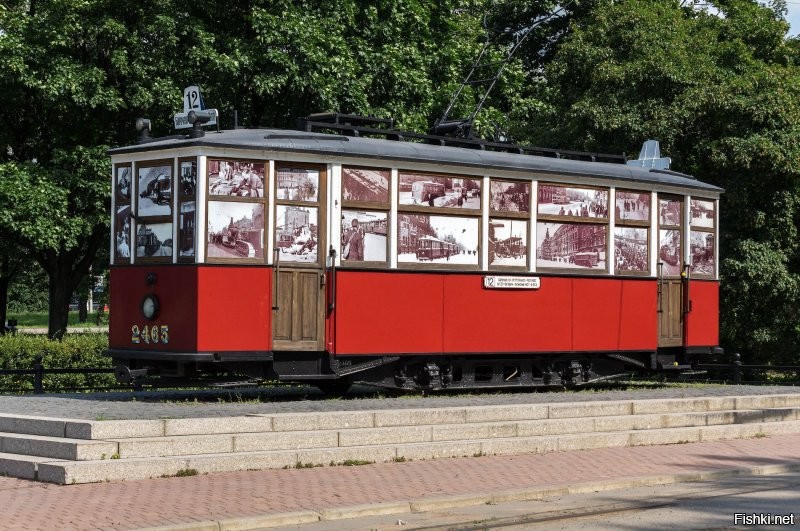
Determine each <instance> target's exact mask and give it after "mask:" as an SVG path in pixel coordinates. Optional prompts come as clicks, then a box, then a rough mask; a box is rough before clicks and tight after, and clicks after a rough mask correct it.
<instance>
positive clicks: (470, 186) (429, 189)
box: [398, 171, 483, 211]
mask: <svg viewBox="0 0 800 531" xmlns="http://www.w3.org/2000/svg"><path fill="white" fill-rule="evenodd" d="M398 179H399V181H400V183H399V204H400V205H401V206H422V207H446V208H460V209H464V210H477V211H479V210H480V209H481V183H482V182H483V181H482V179H481V178H479V177H466V176H458V175H436V174H430V173H413V172H407V171H404V172H400V173H399V175H398Z"/></svg>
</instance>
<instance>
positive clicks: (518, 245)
mask: <svg viewBox="0 0 800 531" xmlns="http://www.w3.org/2000/svg"><path fill="white" fill-rule="evenodd" d="M527 265H528V222H527V221H525V220H520V219H490V220H489V266H490V267H523V268H526V267H527Z"/></svg>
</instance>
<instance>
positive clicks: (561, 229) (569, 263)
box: [536, 223, 608, 271]
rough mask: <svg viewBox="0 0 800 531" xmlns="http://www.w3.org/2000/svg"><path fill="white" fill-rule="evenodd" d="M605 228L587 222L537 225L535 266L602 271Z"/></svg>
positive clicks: (604, 226) (604, 256) (604, 253)
mask: <svg viewBox="0 0 800 531" xmlns="http://www.w3.org/2000/svg"><path fill="white" fill-rule="evenodd" d="M607 229H608V227H607V226H606V225H596V224H590V223H537V226H536V241H537V242H538V243H539V247H538V248H537V249H536V266H537V267H542V268H559V269H575V268H581V269H595V270H598V271H604V270H605V269H606V240H607Z"/></svg>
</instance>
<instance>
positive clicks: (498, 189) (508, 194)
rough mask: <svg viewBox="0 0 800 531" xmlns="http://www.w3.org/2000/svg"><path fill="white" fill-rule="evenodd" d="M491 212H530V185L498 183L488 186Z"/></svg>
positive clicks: (509, 182) (518, 182) (525, 183)
mask: <svg viewBox="0 0 800 531" xmlns="http://www.w3.org/2000/svg"><path fill="white" fill-rule="evenodd" d="M489 199H490V201H491V207H492V210H494V211H497V212H528V211H529V210H530V200H531V183H528V182H522V181H498V180H495V179H492V182H491V184H490V185H489Z"/></svg>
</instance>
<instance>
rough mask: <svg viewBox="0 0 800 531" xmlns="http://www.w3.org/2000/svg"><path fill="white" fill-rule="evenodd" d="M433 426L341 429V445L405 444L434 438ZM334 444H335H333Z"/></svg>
mask: <svg viewBox="0 0 800 531" xmlns="http://www.w3.org/2000/svg"><path fill="white" fill-rule="evenodd" d="M432 430H433V428H432V427H431V426H398V427H390V428H363V429H354V430H341V431H339V446H342V447H345V446H368V445H375V444H404V443H418V442H426V441H431V440H433V437H432ZM331 446H334V445H331Z"/></svg>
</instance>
